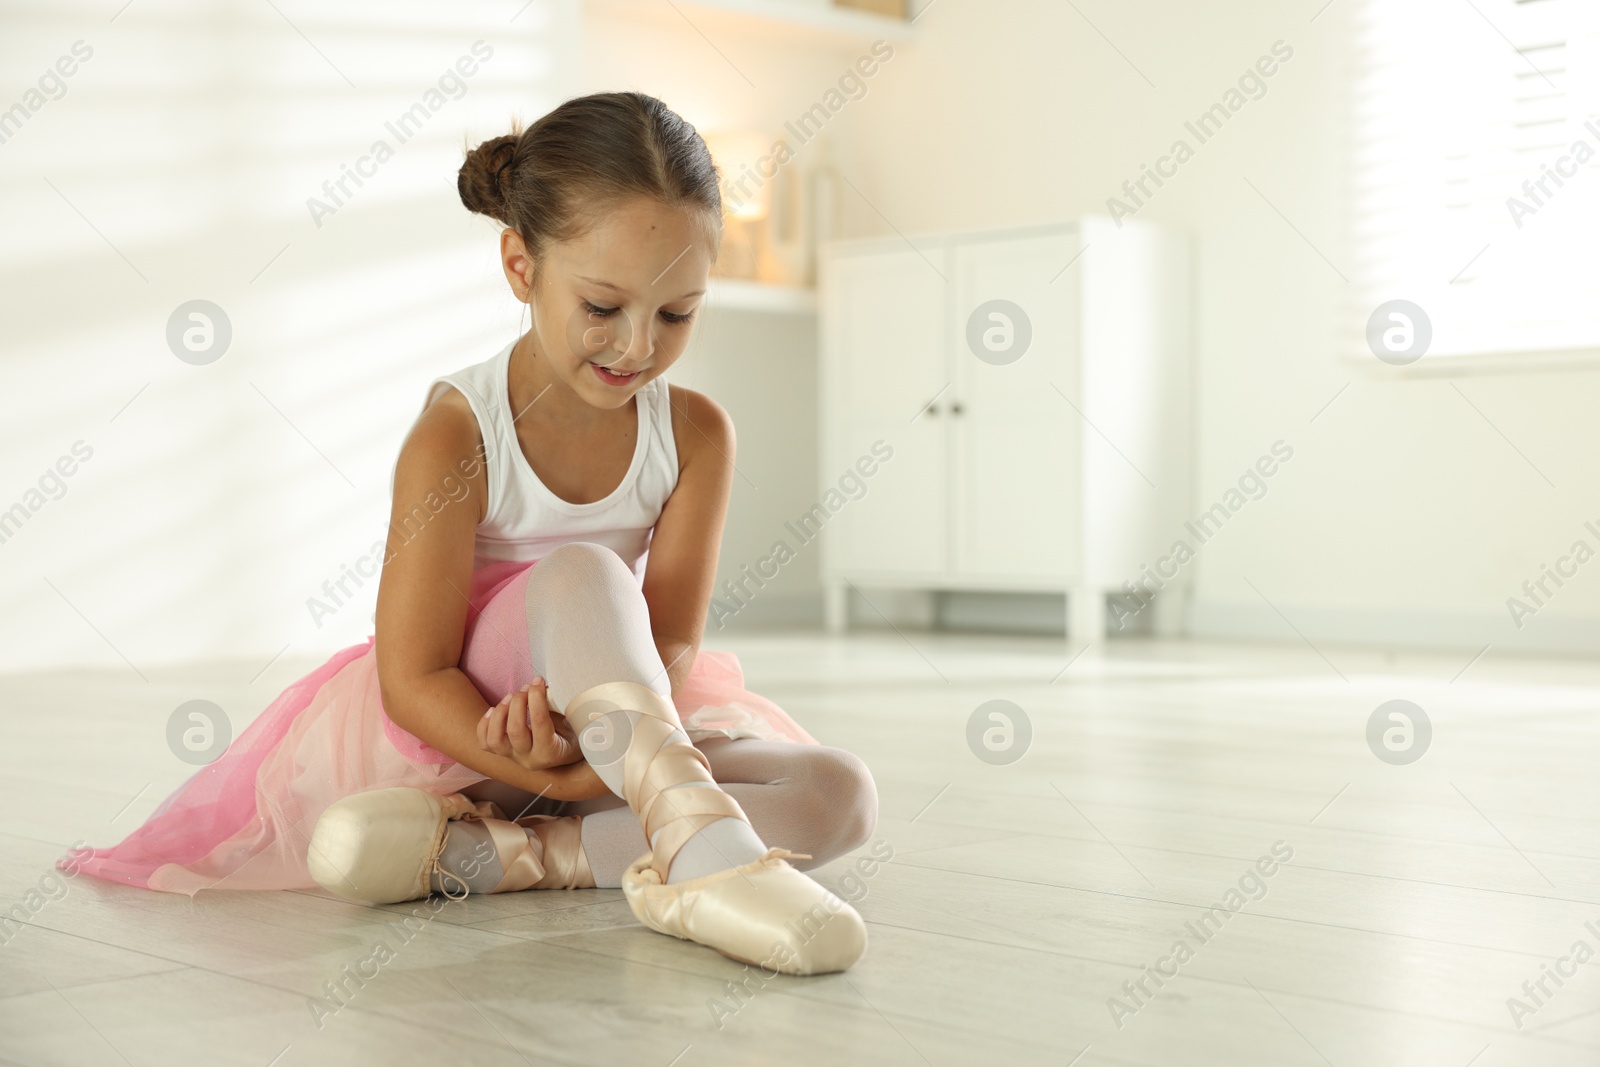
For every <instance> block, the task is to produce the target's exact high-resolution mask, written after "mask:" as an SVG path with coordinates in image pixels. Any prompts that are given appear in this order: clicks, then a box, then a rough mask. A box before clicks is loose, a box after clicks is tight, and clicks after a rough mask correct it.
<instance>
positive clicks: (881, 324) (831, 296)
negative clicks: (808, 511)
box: [817, 218, 1190, 639]
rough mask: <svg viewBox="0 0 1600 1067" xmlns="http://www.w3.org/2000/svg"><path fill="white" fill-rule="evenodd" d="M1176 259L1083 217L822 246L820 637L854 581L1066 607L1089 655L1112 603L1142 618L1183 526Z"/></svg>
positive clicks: (1183, 298) (837, 618)
mask: <svg viewBox="0 0 1600 1067" xmlns="http://www.w3.org/2000/svg"><path fill="white" fill-rule="evenodd" d="M1187 261H1188V253H1187V245H1186V242H1185V241H1184V240H1183V239H1182V238H1181V237H1179V236H1177V235H1175V234H1172V233H1169V232H1166V231H1163V230H1161V229H1159V228H1157V227H1155V226H1153V225H1150V224H1146V223H1141V222H1139V221H1137V220H1130V221H1124V223H1123V225H1122V226H1121V227H1120V228H1119V227H1117V226H1115V225H1114V224H1113V223H1111V222H1110V221H1109V220H1106V219H1099V218H1086V219H1083V220H1080V221H1079V222H1076V223H1070V224H1060V225H1051V226H1036V227H1028V228H1023V229H1014V230H1005V231H991V232H967V233H952V234H938V235H926V236H920V237H917V238H913V239H911V240H909V241H908V240H907V239H905V238H900V237H896V238H893V239H888V238H884V239H871V240H859V241H834V242H830V243H829V244H827V245H826V246H824V249H823V252H822V258H821V262H820V273H819V286H818V288H819V311H820V315H821V321H820V327H821V333H820V338H821V345H822V366H821V389H822V455H821V462H822V467H821V472H822V491H823V496H822V501H821V508H822V510H821V511H820V512H818V513H817V514H818V516H819V524H820V522H821V521H822V519H823V518H825V521H826V523H827V526H828V534H827V536H825V537H823V538H821V545H822V575H823V582H824V586H825V588H826V589H827V592H828V621H829V625H830V627H831V628H834V629H838V628H841V627H842V626H843V625H844V623H845V609H846V605H847V603H848V599H847V596H846V594H847V593H848V591H849V588H850V586H851V585H852V584H853V585H855V586H858V587H861V588H863V589H865V588H867V587H879V588H885V587H887V588H902V589H928V590H947V589H972V590H985V589H987V590H1032V591H1061V592H1065V593H1066V594H1067V596H1068V606H1069V614H1070V619H1069V630H1070V631H1071V632H1072V633H1073V635H1074V636H1075V637H1088V638H1090V639H1097V638H1098V637H1100V636H1102V635H1103V631H1104V625H1105V614H1106V613H1105V596H1106V595H1107V594H1108V593H1111V592H1118V593H1122V594H1123V595H1124V597H1125V598H1127V599H1126V600H1125V603H1126V604H1136V603H1138V602H1139V601H1138V600H1134V599H1132V598H1131V597H1129V596H1128V594H1129V590H1130V586H1127V585H1125V583H1133V586H1132V587H1133V588H1136V587H1137V586H1138V583H1140V582H1141V581H1142V580H1143V581H1146V582H1147V581H1148V580H1147V579H1146V578H1145V572H1144V566H1145V565H1146V564H1148V563H1153V562H1154V561H1155V560H1156V559H1157V558H1158V557H1159V556H1161V555H1163V554H1164V553H1165V551H1166V550H1167V548H1168V547H1170V546H1171V544H1172V542H1173V540H1175V539H1176V538H1177V537H1178V536H1179V534H1180V532H1181V527H1182V525H1183V522H1184V520H1185V518H1186V517H1187V514H1186V512H1187V508H1188V485H1189V407H1190V396H1189V377H1188V375H1189V367H1188V364H1189V356H1188V353H1189V292H1188V269H1187V267H1188V262H1187ZM875 448H876V450H877V451H876V454H875V452H874V449H875ZM884 454H888V456H889V458H887V459H884V458H883V456H884ZM869 471H870V473H867V472H869ZM851 472H855V474H854V476H852V475H851ZM858 487H859V489H858ZM1163 584H1164V585H1165V588H1164V589H1163V590H1162V592H1161V596H1160V597H1158V598H1156V603H1157V604H1160V605H1163V612H1162V615H1163V618H1164V619H1165V620H1166V625H1167V626H1170V625H1171V620H1172V618H1173V617H1174V616H1173V613H1172V611H1171V608H1172V606H1173V605H1174V604H1177V605H1178V606H1179V608H1180V612H1181V602H1182V587H1183V576H1182V575H1180V576H1179V577H1178V578H1176V579H1173V580H1170V581H1167V582H1165V583H1163ZM1144 588H1145V589H1149V588H1150V586H1149V585H1148V584H1146V585H1145V586H1144Z"/></svg>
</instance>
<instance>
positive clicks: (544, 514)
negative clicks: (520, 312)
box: [423, 341, 678, 581]
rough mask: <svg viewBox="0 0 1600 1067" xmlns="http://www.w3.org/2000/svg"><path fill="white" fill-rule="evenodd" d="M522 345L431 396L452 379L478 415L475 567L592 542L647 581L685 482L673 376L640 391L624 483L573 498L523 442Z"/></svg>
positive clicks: (436, 383) (440, 381) (462, 373)
mask: <svg viewBox="0 0 1600 1067" xmlns="http://www.w3.org/2000/svg"><path fill="white" fill-rule="evenodd" d="M515 346H516V342H515V341H512V342H511V343H510V344H508V345H506V346H505V348H502V349H501V350H500V354H499V355H497V356H494V357H493V358H491V359H487V360H485V361H484V362H482V363H477V364H474V365H472V366H470V367H464V368H462V369H461V370H458V371H456V372H455V373H454V374H446V375H444V376H443V377H440V378H435V379H434V380H433V381H432V382H431V383H430V384H429V387H428V396H427V400H426V401H424V403H423V407H424V408H426V407H427V405H428V404H430V403H432V402H433V400H434V398H435V397H437V396H438V395H439V393H440V392H442V391H443V389H444V385H445V384H446V383H448V384H449V385H452V386H454V387H455V388H456V389H458V390H460V391H461V394H462V395H463V396H465V397H466V398H467V402H468V403H469V404H471V405H472V412H473V414H474V415H476V416H477V417H478V428H479V430H480V432H481V433H482V434H483V445H484V452H485V461H484V464H485V467H486V468H487V471H486V478H487V480H488V486H489V510H488V514H487V515H485V516H484V520H483V522H482V523H480V524H479V525H478V529H477V539H476V543H475V545H474V559H473V564H472V567H473V570H478V569H479V568H481V567H483V566H485V565H486V564H489V563H493V562H496V561H500V560H513V561H516V562H526V561H528V560H534V559H539V558H541V557H543V556H544V555H545V553H547V552H549V551H550V550H551V549H553V548H555V547H556V546H557V545H563V544H567V543H568V542H571V541H592V542H594V543H596V544H601V545H605V546H606V547H607V548H609V549H611V550H612V551H614V552H615V553H616V554H617V555H618V556H620V557H622V561H623V562H624V563H626V564H627V565H628V566H629V567H630V568H631V569H632V570H633V573H634V575H635V576H637V577H638V578H639V579H640V580H641V581H642V580H643V577H644V561H645V554H646V552H647V550H648V548H649V546H650V534H651V531H652V530H653V529H654V528H655V524H656V520H657V519H659V518H660V517H661V509H662V508H663V507H665V506H666V503H667V498H668V497H669V496H671V495H672V490H673V489H674V488H675V487H676V486H677V484H678V448H677V443H676V442H675V441H674V440H673V437H672V405H671V403H670V402H669V400H668V394H667V382H666V379H664V378H655V379H653V380H651V381H648V382H646V383H645V384H644V385H643V386H641V387H640V389H639V391H638V393H636V394H635V397H634V403H635V406H636V407H637V408H638V416H639V432H638V435H637V437H636V438H635V439H634V449H633V462H632V463H631V464H629V466H628V473H626V474H624V475H623V476H622V482H621V484H620V485H618V486H617V487H616V488H615V489H614V490H612V491H611V493H610V494H608V495H607V496H606V497H604V498H603V499H600V500H596V501H593V502H592V503H588V504H573V503H570V502H568V501H566V500H563V499H561V498H560V497H558V496H556V494H555V493H553V492H551V491H550V490H549V489H548V488H547V487H546V486H545V484H544V483H543V482H541V481H540V480H539V476H538V475H537V474H534V473H533V468H532V467H530V466H528V460H527V457H526V456H524V455H523V454H522V446H521V445H519V444H518V443H517V434H516V430H515V428H514V427H513V426H512V422H511V400H510V391H509V386H508V381H509V372H510V367H511V350H512V349H513V348H514V347H515Z"/></svg>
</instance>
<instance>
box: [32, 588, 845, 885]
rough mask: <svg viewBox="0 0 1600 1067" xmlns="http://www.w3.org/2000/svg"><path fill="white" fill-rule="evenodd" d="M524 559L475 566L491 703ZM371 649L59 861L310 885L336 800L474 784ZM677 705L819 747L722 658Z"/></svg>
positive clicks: (338, 660) (506, 656)
mask: <svg viewBox="0 0 1600 1067" xmlns="http://www.w3.org/2000/svg"><path fill="white" fill-rule="evenodd" d="M535 562H536V561H535ZM533 565H534V562H521V563H492V564H489V565H488V566H485V567H483V568H481V569H479V570H478V571H476V572H475V573H474V574H473V579H472V592H471V594H470V597H469V600H470V602H471V607H470V608H469V610H468V616H467V627H466V635H465V640H464V644H463V652H462V657H461V664H460V666H461V669H462V671H463V672H464V673H466V675H467V676H468V677H469V678H471V679H472V681H473V683H474V684H475V685H476V686H477V687H478V689H479V691H480V693H481V694H482V695H483V697H484V700H485V701H486V702H487V703H490V704H493V703H497V702H498V701H499V700H500V698H501V697H502V696H504V695H505V694H506V693H508V692H511V691H512V690H515V689H519V688H521V687H522V686H523V685H525V684H526V683H527V682H529V681H531V680H532V677H533V674H534V671H533V667H532V663H531V659H530V657H529V655H528V652H527V648H528V641H527V615H526V610H525V602H524V599H523V594H524V588H523V587H524V584H525V582H526V580H527V571H528V569H529V568H531V567H532V566H533ZM508 638H509V640H508ZM374 648H375V639H374V638H373V637H368V638H367V640H366V641H365V642H363V643H362V644H359V645H352V646H350V647H349V648H345V649H341V650H340V651H338V652H336V653H335V654H334V655H333V656H332V657H331V658H330V659H329V660H328V661H327V662H326V663H324V664H323V665H322V666H320V667H318V668H317V669H316V670H314V671H312V672H311V673H310V674H308V675H306V676H305V677H304V678H301V679H300V680H298V681H296V682H295V683H294V684H293V685H291V686H289V687H288V688H287V689H285V690H284V691H283V692H282V693H281V694H279V696H278V697H277V698H276V699H275V700H273V702H272V703H271V704H270V705H268V707H267V709H266V710H265V711H263V712H262V713H261V714H260V715H259V716H258V717H257V718H256V720H255V721H254V722H252V723H251V724H250V726H249V727H248V728H247V729H246V730H245V731H244V732H243V733H241V734H240V735H239V736H238V737H237V738H236V739H235V740H234V741H233V743H232V744H231V745H229V746H228V749H227V750H226V751H225V752H224V753H223V754H222V755H221V756H219V757H218V758H217V759H216V760H214V761H212V762H211V763H209V764H207V765H206V766H204V767H202V768H201V769H200V770H199V771H198V772H196V773H195V774H194V775H193V776H192V777H191V778H190V779H189V780H188V781H187V782H185V783H184V784H183V785H182V786H180V787H179V788H178V789H177V790H176V791H175V792H174V793H173V794H172V795H171V796H169V797H167V799H166V800H165V801H163V802H162V803H161V806H160V807H158V808H157V809H156V811H155V813H154V814H153V815H151V816H150V818H149V819H148V820H146V821H145V823H144V825H142V826H140V827H139V828H138V829H136V830H134V831H133V832H132V833H131V834H129V835H128V836H127V837H126V838H125V839H124V840H123V841H121V842H120V843H118V844H116V845H112V846H110V847H108V848H93V849H79V850H77V851H75V852H74V853H72V854H71V855H69V856H67V857H63V859H62V860H61V861H59V862H58V864H57V866H58V867H61V868H63V869H68V868H70V869H75V870H77V871H80V872H82V873H86V874H90V875H94V876H95V877H97V878H103V879H107V880H109V881H115V882H122V883H125V884H127V885H133V886H139V887H142V888H145V889H155V890H161V891H163V892H169V893H187V894H189V895H190V896H193V895H194V894H195V893H197V892H198V891H199V890H202V889H299V888H311V887H313V886H315V884H316V883H315V881H314V880H313V879H312V878H311V876H310V874H309V872H308V870H307V867H306V856H305V854H306V846H307V844H308V843H309V841H310V838H311V832H312V830H313V829H314V828H315V826H316V824H317V819H318V818H319V817H320V816H321V814H322V812H323V811H324V810H325V809H326V808H327V807H328V806H329V805H330V804H332V803H333V802H334V801H336V800H339V799H341V798H342V797H347V796H350V795H351V794H353V793H360V792H363V791H365V790H369V789H382V788H386V787H389V786H408V787H411V788H414V789H423V790H427V791H428V792H430V793H437V794H440V795H444V794H449V793H455V792H459V791H460V790H462V789H465V788H467V787H468V786H470V785H473V784H474V783H476V782H481V781H483V780H484V779H485V777H486V776H485V775H483V774H480V773H478V772H477V771H474V770H472V769H471V768H469V767H466V766H464V765H462V764H459V763H456V762H455V761H454V760H452V759H451V758H450V757H448V756H446V755H444V754H443V753H441V752H439V751H437V750H435V749H434V748H432V747H430V746H429V745H427V744H425V743H424V742H423V741H421V740H419V739H418V738H416V737H414V736H412V735H411V734H409V733H407V732H406V731H405V730H402V729H401V728H400V727H399V726H396V725H395V724H394V722H393V721H391V720H390V719H389V717H388V715H386V714H385V713H384V710H383V702H382V700H381V699H380V698H379V687H378V670H377V659H376V655H375V652H374ZM674 703H675V704H676V706H677V709H678V715H679V717H680V718H681V720H682V722H683V725H684V729H685V730H686V731H687V732H688V734H689V737H690V739H691V740H695V741H698V740H700V739H702V738H705V737H710V736H713V735H723V736H727V737H755V738H761V739H763V740H769V741H792V742H797V743H800V744H816V743H817V741H816V739H815V738H813V737H812V736H811V735H810V734H808V733H807V732H806V731H805V730H804V729H802V728H801V727H800V725H799V724H798V723H796V722H795V721H794V720H793V719H791V718H790V717H789V716H788V715H787V714H786V713H785V712H784V711H783V709H782V708H780V707H778V706H777V705H776V704H774V703H772V701H770V700H767V699H766V698H765V697H762V696H759V695H758V694H756V693H752V692H750V691H749V690H747V689H746V688H745V687H744V674H743V671H742V670H741V669H740V666H739V661H738V658H737V657H735V656H734V655H733V654H732V653H728V652H719V651H712V650H707V649H702V650H700V652H699V655H698V656H697V658H696V659H695V663H694V667H693V669H692V671H691V673H690V675H689V679H688V681H687V683H686V684H685V685H683V686H682V687H681V688H680V690H679V692H678V694H677V695H676V697H675V698H674Z"/></svg>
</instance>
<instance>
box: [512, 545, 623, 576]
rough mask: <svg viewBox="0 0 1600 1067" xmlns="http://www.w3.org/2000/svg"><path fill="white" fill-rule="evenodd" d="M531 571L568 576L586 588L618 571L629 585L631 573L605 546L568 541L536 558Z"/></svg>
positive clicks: (617, 556) (618, 557)
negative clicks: (589, 584)
mask: <svg viewBox="0 0 1600 1067" xmlns="http://www.w3.org/2000/svg"><path fill="white" fill-rule="evenodd" d="M533 569H534V571H536V572H537V571H543V572H544V573H545V575H546V576H549V577H555V576H556V575H557V574H558V573H559V574H562V575H571V576H572V578H573V579H574V580H575V581H578V582H580V583H584V584H588V583H592V582H594V581H596V580H597V579H602V578H605V577H608V576H610V575H615V574H617V573H618V572H619V571H620V572H621V573H623V574H626V575H627V576H628V578H629V581H630V582H632V580H633V572H632V571H631V570H629V569H628V565H627V564H626V563H624V562H622V557H621V556H619V555H617V554H616V553H615V552H613V551H611V549H609V548H607V547H606V546H605V545H597V544H595V543H594V542H592V541H568V542H567V543H566V544H564V545H557V546H556V547H555V548H552V549H551V550H550V551H548V552H546V553H545V554H544V555H543V556H542V557H540V559H539V562H538V564H537V565H536V566H535V567H534V568H533Z"/></svg>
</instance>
